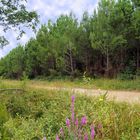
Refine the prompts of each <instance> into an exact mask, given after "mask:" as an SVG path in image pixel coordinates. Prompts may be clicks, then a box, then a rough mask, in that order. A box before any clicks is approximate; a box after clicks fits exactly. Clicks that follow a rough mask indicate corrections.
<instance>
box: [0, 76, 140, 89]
mask: <svg viewBox="0 0 140 140" xmlns="http://www.w3.org/2000/svg"><path fill="white" fill-rule="evenodd" d="M24 84H25V83H24V82H23V81H22V80H21V81H18V80H8V79H7V80H6V79H3V80H1V85H0V87H2V86H3V85H4V86H5V87H11V86H12V87H13V88H14V87H17V88H18V87H21V86H24ZM26 86H27V87H30V86H31V87H40V88H41V87H42V86H46V87H54V88H55V87H58V88H86V89H104V90H121V91H123V90H126V91H140V79H137V80H119V79H103V78H101V79H90V80H89V79H88V80H84V79H83V78H81V79H79V78H78V79H74V80H73V81H71V79H69V78H61V79H55V78H54V79H51V80H50V79H48V78H45V79H34V80H29V79H28V80H27V81H26Z"/></svg>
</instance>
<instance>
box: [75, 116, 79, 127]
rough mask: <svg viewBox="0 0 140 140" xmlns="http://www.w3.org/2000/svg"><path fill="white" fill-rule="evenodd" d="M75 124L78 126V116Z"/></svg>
mask: <svg viewBox="0 0 140 140" xmlns="http://www.w3.org/2000/svg"><path fill="white" fill-rule="evenodd" d="M75 125H76V126H77V127H78V118H76V121H75Z"/></svg>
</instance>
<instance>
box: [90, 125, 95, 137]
mask: <svg viewBox="0 0 140 140" xmlns="http://www.w3.org/2000/svg"><path fill="white" fill-rule="evenodd" d="M90 135H91V139H92V140H94V136H95V130H94V127H93V126H91V132H90Z"/></svg>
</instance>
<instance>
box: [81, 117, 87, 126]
mask: <svg viewBox="0 0 140 140" xmlns="http://www.w3.org/2000/svg"><path fill="white" fill-rule="evenodd" d="M86 124H87V118H86V116H84V117H82V119H81V125H86Z"/></svg>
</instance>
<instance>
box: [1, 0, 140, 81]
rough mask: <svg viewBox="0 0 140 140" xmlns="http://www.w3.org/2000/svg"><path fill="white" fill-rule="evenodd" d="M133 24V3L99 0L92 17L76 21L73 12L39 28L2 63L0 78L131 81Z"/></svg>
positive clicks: (135, 53) (136, 67)
mask: <svg viewBox="0 0 140 140" xmlns="http://www.w3.org/2000/svg"><path fill="white" fill-rule="evenodd" d="M139 22H140V2H139V1H138V0H118V1H116V0H101V1H100V2H99V4H98V8H97V10H95V11H94V12H93V13H92V15H89V14H88V13H87V12H84V13H83V17H82V19H81V20H78V19H77V18H76V16H75V15H74V14H73V13H70V14H69V15H61V16H59V17H58V18H57V20H56V21H55V22H52V21H51V20H49V21H48V23H47V24H46V25H42V26H41V28H40V29H39V31H38V32H37V34H36V38H34V39H33V38H31V39H30V40H29V42H27V43H26V45H25V46H23V49H21V46H18V47H17V48H16V49H13V50H12V51H11V52H10V53H9V54H8V55H7V56H5V57H4V58H2V59H1V61H0V64H1V65H0V75H3V76H6V77H11V78H19V77H21V76H22V74H23V73H26V74H27V75H28V76H29V77H30V78H35V77H37V76H52V75H53V76H61V75H69V76H72V77H74V76H82V75H83V73H84V72H86V74H87V75H89V76H92V77H100V76H104V77H117V76H119V75H124V77H128V78H131V79H133V78H135V77H136V75H140V24H139ZM19 55H20V56H21V58H20V59H19V60H18V61H17V60H16V59H18V56H19ZM9 58H12V59H9ZM10 61H12V62H10ZM19 61H20V62H19ZM11 63H15V65H14V67H12V66H13V64H11ZM5 64H6V65H5ZM9 65H10V66H11V67H10V68H11V69H9Z"/></svg>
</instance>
